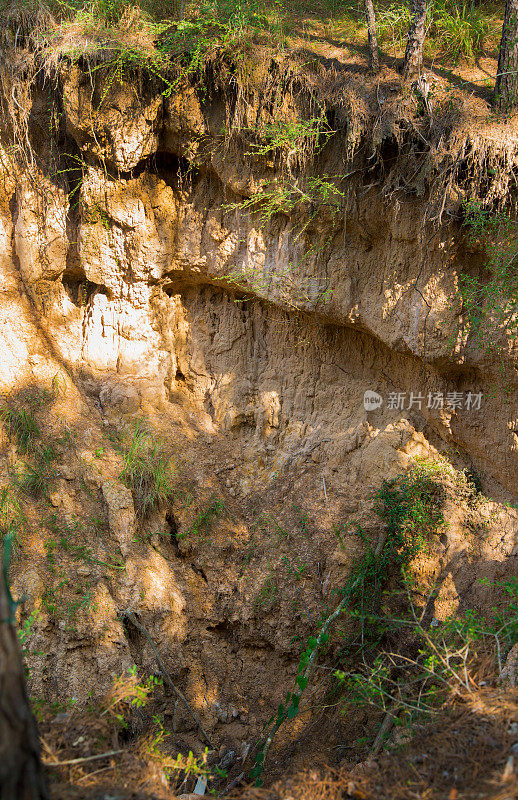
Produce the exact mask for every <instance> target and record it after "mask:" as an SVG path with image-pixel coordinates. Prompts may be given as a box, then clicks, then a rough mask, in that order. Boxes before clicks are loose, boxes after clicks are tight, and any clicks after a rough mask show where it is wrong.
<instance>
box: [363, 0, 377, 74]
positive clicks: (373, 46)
mask: <svg viewBox="0 0 518 800" xmlns="http://www.w3.org/2000/svg"><path fill="white" fill-rule="evenodd" d="M365 16H366V17H367V30H368V36H369V70H370V71H371V72H373V73H376V72H379V70H380V57H379V52H378V34H377V31H376V13H375V11H374V3H373V0H365Z"/></svg>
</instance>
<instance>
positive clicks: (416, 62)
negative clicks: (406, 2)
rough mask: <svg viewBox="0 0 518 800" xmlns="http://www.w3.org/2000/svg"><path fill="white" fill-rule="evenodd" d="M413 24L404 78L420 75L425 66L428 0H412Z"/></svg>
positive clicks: (409, 37) (407, 46)
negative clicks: (424, 51) (424, 48)
mask: <svg viewBox="0 0 518 800" xmlns="http://www.w3.org/2000/svg"><path fill="white" fill-rule="evenodd" d="M410 2H411V6H410V7H411V11H412V15H413V17H412V24H411V25H410V29H409V31H408V38H407V45H406V51H405V61H404V63H403V78H404V79H405V80H408V79H409V78H414V77H415V76H416V75H419V74H420V72H421V69H422V67H423V44H424V37H425V33H426V0H410Z"/></svg>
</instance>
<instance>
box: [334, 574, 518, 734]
mask: <svg viewBox="0 0 518 800" xmlns="http://www.w3.org/2000/svg"><path fill="white" fill-rule="evenodd" d="M481 582H484V581H481ZM488 585H489V586H492V587H493V588H496V589H498V590H500V592H501V594H502V595H503V596H504V603H503V609H502V610H500V611H497V610H496V609H493V613H492V615H490V616H488V617H487V618H483V617H481V616H480V615H478V614H477V613H476V612H474V611H473V610H468V611H466V612H465V614H463V615H462V616H460V617H453V616H452V617H449V618H447V619H446V620H444V621H443V622H439V621H438V620H434V619H432V620H431V621H430V620H429V619H425V616H424V614H423V613H422V612H421V613H420V612H419V611H418V610H417V609H416V608H415V606H414V604H413V602H412V599H411V595H410V592H409V593H408V605H407V610H406V611H407V613H406V614H405V615H403V616H401V617H399V618H392V617H389V616H384V617H379V618H378V623H379V625H380V626H381V627H382V628H383V630H384V634H385V640H388V641H391V642H394V641H398V640H403V641H404V642H405V646H404V649H403V648H401V649H399V650H398V649H392V648H390V649H387V648H386V647H383V648H381V649H380V650H379V651H378V652H377V654H376V656H375V657H374V659H373V660H370V661H369V660H368V659H366V658H363V662H362V664H361V668H360V669H358V668H356V669H354V670H351V671H348V672H345V671H342V670H338V671H337V673H336V677H337V678H338V680H339V681H340V683H341V685H342V687H343V688H344V689H346V691H347V702H349V703H354V704H357V705H361V706H363V705H370V706H374V707H376V708H379V709H380V710H383V711H387V710H388V709H389V708H391V709H392V711H393V712H394V711H395V710H396V709H397V711H398V713H399V715H400V719H401V720H404V721H405V722H406V723H407V724H409V723H412V722H414V721H417V720H419V719H420V718H421V717H423V716H427V715H430V714H433V713H436V711H437V710H438V709H439V708H440V707H441V705H442V704H443V703H444V701H445V699H446V698H447V696H448V695H449V694H450V693H451V692H452V690H453V691H457V690H459V689H461V690H462V691H466V692H471V691H472V688H473V686H474V681H473V679H472V678H471V677H470V669H471V666H472V664H476V663H477V661H478V659H479V658H480V656H481V655H482V654H484V655H485V656H486V657H487V656H488V655H492V657H493V659H494V662H495V671H496V672H497V673H498V674H499V673H500V672H501V670H502V666H503V659H504V657H505V655H506V654H507V653H508V652H509V650H510V649H511V647H512V646H513V645H514V644H515V643H516V642H517V641H518V581H517V580H516V579H511V580H508V581H504V582H501V583H493V584H488ZM506 595H507V601H506V600H505V596H506ZM352 616H355V617H356V618H357V619H361V620H362V621H365V620H364V618H363V615H362V614H361V613H359V612H352ZM369 622H372V619H371V620H369Z"/></svg>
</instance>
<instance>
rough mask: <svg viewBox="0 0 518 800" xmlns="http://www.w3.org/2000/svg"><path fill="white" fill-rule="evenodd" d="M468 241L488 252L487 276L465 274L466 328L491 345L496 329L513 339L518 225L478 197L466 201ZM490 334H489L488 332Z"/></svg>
mask: <svg viewBox="0 0 518 800" xmlns="http://www.w3.org/2000/svg"><path fill="white" fill-rule="evenodd" d="M464 227H465V228H466V231H467V238H468V243H469V244H470V245H471V247H473V248H477V249H482V250H483V252H484V254H485V256H486V263H485V269H486V271H487V273H488V274H486V275H485V276H483V277H482V276H478V275H474V276H473V275H466V274H464V275H462V276H461V279H460V289H461V294H462V299H463V302H464V313H465V322H464V328H465V331H466V332H467V333H469V335H470V337H471V338H472V340H473V341H475V342H476V343H478V345H479V346H481V347H482V346H484V341H485V340H487V342H488V343H489V344H488V345H487V346H488V347H491V343H492V340H494V339H495V337H494V336H492V335H491V333H492V332H493V331H494V330H495V329H500V330H503V331H505V333H506V334H507V336H508V337H509V338H511V339H516V338H517V336H518V269H517V267H516V259H517V258H518V228H517V222H516V220H514V219H513V218H512V217H511V215H510V213H509V212H505V211H494V210H492V209H486V208H484V207H483V206H482V205H481V204H480V203H479V202H478V201H476V200H471V201H469V202H467V203H465V204H464ZM488 334H489V335H488Z"/></svg>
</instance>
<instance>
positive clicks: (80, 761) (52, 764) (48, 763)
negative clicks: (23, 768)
mask: <svg viewBox="0 0 518 800" xmlns="http://www.w3.org/2000/svg"><path fill="white" fill-rule="evenodd" d="M123 752H124V750H110V751H109V752H108V753H99V754H98V755H96V756H83V757H82V758H69V759H68V760H67V761H44V762H43V763H44V765H45V766H46V767H71V766H73V765H74V764H84V762H85V761H98V760H99V759H101V758H111V757H112V756H119V755H120V754H121V753H123Z"/></svg>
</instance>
